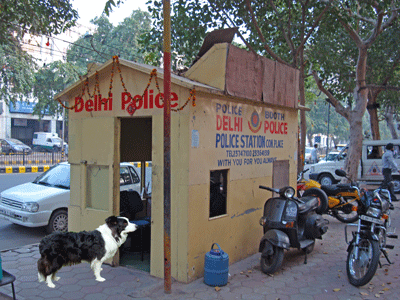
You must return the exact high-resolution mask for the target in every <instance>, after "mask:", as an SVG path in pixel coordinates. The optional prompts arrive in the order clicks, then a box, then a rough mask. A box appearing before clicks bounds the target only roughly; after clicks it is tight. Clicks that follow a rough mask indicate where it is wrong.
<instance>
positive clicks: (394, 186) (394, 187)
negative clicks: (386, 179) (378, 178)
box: [392, 179, 400, 193]
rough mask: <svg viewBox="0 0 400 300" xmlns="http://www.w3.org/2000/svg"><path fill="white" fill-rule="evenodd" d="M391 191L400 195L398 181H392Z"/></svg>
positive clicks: (399, 181)
mask: <svg viewBox="0 0 400 300" xmlns="http://www.w3.org/2000/svg"><path fill="white" fill-rule="evenodd" d="M392 182H393V190H394V192H395V193H400V180H397V179H394V180H393V181H392Z"/></svg>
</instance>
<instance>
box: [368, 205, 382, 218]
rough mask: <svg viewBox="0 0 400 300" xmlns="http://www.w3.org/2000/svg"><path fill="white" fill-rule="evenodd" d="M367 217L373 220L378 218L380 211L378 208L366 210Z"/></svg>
mask: <svg viewBox="0 0 400 300" xmlns="http://www.w3.org/2000/svg"><path fill="white" fill-rule="evenodd" d="M367 215H368V216H371V217H374V218H379V216H380V215H381V210H380V209H379V208H375V207H370V208H368V210H367Z"/></svg>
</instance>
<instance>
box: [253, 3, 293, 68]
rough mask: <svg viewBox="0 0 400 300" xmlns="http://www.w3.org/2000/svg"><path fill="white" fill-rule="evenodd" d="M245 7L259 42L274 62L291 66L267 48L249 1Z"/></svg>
mask: <svg viewBox="0 0 400 300" xmlns="http://www.w3.org/2000/svg"><path fill="white" fill-rule="evenodd" d="M246 5H247V9H248V10H249V13H250V16H251V20H252V23H253V25H254V27H255V29H256V31H257V33H258V36H259V38H260V39H261V41H262V43H263V46H264V49H265V50H266V51H267V53H268V54H269V55H271V57H272V58H274V59H275V60H276V61H278V62H280V63H282V64H285V65H288V66H291V65H290V64H288V63H287V62H286V61H284V60H283V59H282V58H280V57H279V56H278V55H276V54H275V52H274V51H272V49H271V48H270V47H269V46H268V44H267V41H266V40H265V37H264V35H263V34H262V32H261V29H260V27H259V26H258V23H257V20H256V18H255V15H254V11H253V8H252V7H251V4H250V0H246Z"/></svg>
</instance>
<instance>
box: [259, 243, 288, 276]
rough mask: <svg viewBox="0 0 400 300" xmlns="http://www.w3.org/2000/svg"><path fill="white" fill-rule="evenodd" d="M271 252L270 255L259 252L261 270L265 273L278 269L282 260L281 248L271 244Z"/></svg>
mask: <svg viewBox="0 0 400 300" xmlns="http://www.w3.org/2000/svg"><path fill="white" fill-rule="evenodd" d="M272 248H273V253H272V254H271V255H267V254H264V253H263V254H261V260H260V265H261V271H263V273H265V274H272V273H275V271H276V270H278V269H279V268H280V267H281V265H282V262H283V249H282V248H279V247H276V246H272Z"/></svg>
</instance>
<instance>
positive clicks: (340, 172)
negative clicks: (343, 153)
mask: <svg viewBox="0 0 400 300" xmlns="http://www.w3.org/2000/svg"><path fill="white" fill-rule="evenodd" d="M335 174H336V175H337V176H340V177H346V172H345V171H343V170H340V169H336V170H335Z"/></svg>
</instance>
